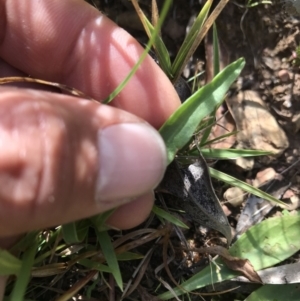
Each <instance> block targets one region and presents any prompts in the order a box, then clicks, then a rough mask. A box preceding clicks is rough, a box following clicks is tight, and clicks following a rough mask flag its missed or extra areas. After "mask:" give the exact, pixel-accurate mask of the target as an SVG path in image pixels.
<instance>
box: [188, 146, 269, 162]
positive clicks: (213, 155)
mask: <svg viewBox="0 0 300 301" xmlns="http://www.w3.org/2000/svg"><path fill="white" fill-rule="evenodd" d="M197 152H198V150H197V149H195V150H193V151H191V152H190V153H189V154H191V155H194V156H197ZM201 153H202V154H203V156H204V157H205V158H208V159H220V160H228V159H236V158H240V157H244V158H247V157H257V156H266V155H271V154H272V153H271V152H267V151H260V150H252V149H221V148H219V149H218V148H201Z"/></svg>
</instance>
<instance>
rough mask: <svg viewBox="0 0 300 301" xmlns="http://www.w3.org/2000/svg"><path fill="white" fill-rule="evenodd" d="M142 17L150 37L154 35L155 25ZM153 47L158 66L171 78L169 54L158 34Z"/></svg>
mask: <svg viewBox="0 0 300 301" xmlns="http://www.w3.org/2000/svg"><path fill="white" fill-rule="evenodd" d="M144 18H145V25H144V26H145V27H146V32H149V36H150V37H151V36H153V35H154V31H155V27H153V26H152V24H151V23H150V22H149V20H148V19H147V17H146V16H145V15H144ZM153 48H154V49H155V54H156V55H157V58H158V62H159V66H160V67H161V69H162V70H163V71H164V73H165V74H166V75H167V76H168V77H169V78H172V74H171V60H170V55H169V52H168V49H167V47H166V46H165V44H164V42H163V40H162V39H161V37H159V36H158V35H157V36H155V39H154V42H153Z"/></svg>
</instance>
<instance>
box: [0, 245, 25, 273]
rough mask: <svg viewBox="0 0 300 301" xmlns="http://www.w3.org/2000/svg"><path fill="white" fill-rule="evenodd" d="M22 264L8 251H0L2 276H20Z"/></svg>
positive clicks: (0, 271)
mask: <svg viewBox="0 0 300 301" xmlns="http://www.w3.org/2000/svg"><path fill="white" fill-rule="evenodd" d="M21 265H22V262H21V260H20V259H18V258H17V257H15V256H14V255H12V254H10V253H9V252H8V251H7V250H2V249H0V275H1V276H4V275H18V274H19V272H20V269H21Z"/></svg>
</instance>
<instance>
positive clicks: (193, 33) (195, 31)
mask: <svg viewBox="0 0 300 301" xmlns="http://www.w3.org/2000/svg"><path fill="white" fill-rule="evenodd" d="M211 5H212V1H211V0H210V1H207V2H206V3H205V4H204V6H203V8H202V10H201V11H200V13H199V15H198V16H197V18H196V20H195V22H194V24H193V26H192V27H191V29H190V31H189V33H188V34H187V36H186V37H185V39H184V41H183V43H182V45H181V47H180V49H179V51H178V53H177V55H176V58H175V60H174V62H173V64H172V72H171V73H172V74H174V76H175V78H177V77H178V76H179V75H180V73H181V69H182V66H183V65H184V66H185V65H186V60H188V59H189V58H190V55H191V54H190V52H191V50H192V49H193V46H194V45H196V44H197V43H198V40H197V37H198V35H199V33H200V31H201V29H202V26H203V24H204V22H205V20H206V19H207V16H208V12H209V9H210V7H211Z"/></svg>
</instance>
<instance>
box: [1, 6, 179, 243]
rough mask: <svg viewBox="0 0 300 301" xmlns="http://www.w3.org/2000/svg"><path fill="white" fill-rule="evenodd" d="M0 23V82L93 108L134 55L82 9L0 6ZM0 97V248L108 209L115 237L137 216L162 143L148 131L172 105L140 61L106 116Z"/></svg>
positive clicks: (147, 201) (29, 95) (18, 96)
mask: <svg viewBox="0 0 300 301" xmlns="http://www.w3.org/2000/svg"><path fill="white" fill-rule="evenodd" d="M0 23H1V24H0V57H1V58H2V61H1V65H0V76H1V77H3V76H12V75H28V74H29V75H30V76H32V77H34V78H40V79H45V80H48V81H53V82H59V83H63V84H66V85H68V86H71V87H75V88H77V89H79V90H81V91H82V92H84V93H86V94H87V95H89V96H91V97H93V98H95V99H97V100H101V99H105V97H107V96H108V95H109V94H110V93H111V92H112V91H113V90H114V89H115V88H116V87H117V85H118V84H119V83H120V82H121V81H122V80H123V79H124V78H125V76H126V75H127V74H128V72H129V71H130V69H131V68H132V67H133V65H134V64H135V63H136V61H137V60H138V58H139V56H140V55H141V53H142V48H141V47H140V45H139V44H138V43H137V42H136V41H135V40H134V39H133V38H132V37H131V36H130V35H129V34H128V33H126V32H125V31H124V30H122V29H120V28H118V27H117V26H116V25H115V24H114V23H113V22H111V21H110V20H108V19H107V18H106V17H104V16H103V15H101V14H100V13H99V12H98V11H97V10H96V9H94V8H92V7H91V6H89V5H88V4H86V3H85V2H83V1H82V0H64V1H61V0H52V1H47V0H31V1H22V0H7V1H5V0H0ZM0 93H1V97H0V208H1V210H0V236H1V237H5V239H2V245H1V240H0V246H2V247H3V246H6V245H7V243H8V241H10V239H9V237H11V236H14V235H16V234H20V233H23V232H26V231H30V230H33V229H37V228H44V227H49V226H54V225H57V224H62V223H67V222H70V221H73V220H78V219H81V218H85V217H88V216H91V215H95V214H97V213H100V212H103V211H106V210H109V209H111V208H115V207H118V209H117V210H116V211H115V213H114V214H113V215H112V216H111V218H110V219H109V221H108V223H109V224H110V225H111V226H113V227H116V228H123V229H124V228H130V227H133V226H135V225H137V224H139V223H140V222H142V221H143V220H144V219H145V218H146V217H147V215H148V214H149V212H150V210H151V207H152V204H153V192H152V191H153V188H154V187H155V186H156V185H157V184H158V183H159V181H160V180H161V178H162V176H163V174H164V171H165V168H166V154H165V147H164V144H163V141H162V139H161V138H160V136H159V135H158V133H157V132H156V131H155V130H154V129H153V128H152V127H150V125H149V124H148V123H150V124H151V125H152V126H153V127H155V128H159V127H160V126H161V125H162V123H163V122H164V121H165V120H166V119H167V118H168V116H169V115H170V114H171V113H172V112H173V111H174V110H175V109H176V108H177V107H178V106H179V104H180V101H179V99H178V97H177V94H176V92H175V90H174V89H173V87H172V85H171V83H170V82H169V80H168V79H167V78H166V76H165V75H164V74H163V72H162V71H161V70H160V69H159V67H158V66H157V65H156V64H155V62H154V61H153V60H152V59H151V58H150V57H148V58H146V59H145V61H144V62H143V63H142V65H141V66H140V68H139V70H138V72H137V73H136V74H135V75H134V77H133V78H132V79H131V81H130V82H129V84H128V85H127V86H126V87H125V88H124V89H123V91H122V92H121V93H120V95H118V96H117V97H116V99H115V100H114V101H113V102H112V106H113V107H111V106H106V105H101V104H96V103H94V102H90V101H88V100H82V99H80V98H74V97H71V96H66V95H62V94H56V93H50V92H46V91H41V90H33V89H31V90H29V89H20V88H15V87H10V86H6V87H0ZM120 109H122V110H120ZM126 111H127V112H126ZM144 120H145V121H147V122H148V123H146V122H145V121H144Z"/></svg>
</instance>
